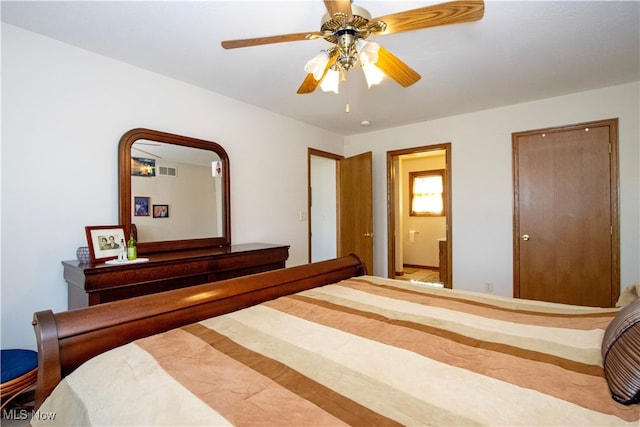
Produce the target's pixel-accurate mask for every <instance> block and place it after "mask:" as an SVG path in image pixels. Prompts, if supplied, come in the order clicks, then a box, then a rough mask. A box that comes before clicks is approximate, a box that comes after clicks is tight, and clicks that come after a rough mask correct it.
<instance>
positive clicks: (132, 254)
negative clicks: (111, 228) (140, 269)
mask: <svg viewBox="0 0 640 427" xmlns="http://www.w3.org/2000/svg"><path fill="white" fill-rule="evenodd" d="M137 257H138V249H137V248H136V238H135V237H133V230H132V231H131V233H130V234H129V241H128V242H127V259H128V260H129V261H133V260H134V259H136V258H137Z"/></svg>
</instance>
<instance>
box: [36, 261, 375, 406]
mask: <svg viewBox="0 0 640 427" xmlns="http://www.w3.org/2000/svg"><path fill="white" fill-rule="evenodd" d="M363 274H367V272H366V267H365V265H364V264H363V263H362V261H361V260H360V259H359V258H358V257H357V256H355V255H350V256H346V257H342V258H337V259H334V260H330V261H322V262H317V263H313V264H307V265H302V266H297V267H291V268H286V269H281V270H275V271H270V272H266V273H260V274H255V275H251V276H243V277H239V278H235V279H229V280H224V281H220V282H215V283H208V284H204V285H199V286H194V287H190V288H185V289H177V290H173V291H168V292H162V293H158V294H151V295H146V296H141V297H136V298H131V299H127V300H122V301H115V302H111V303H107V304H102V305H97V306H92V307H87V308H81V309H77V310H71V311H65V312H61V313H53V312H52V311H51V310H46V311H40V312H37V313H35V314H34V319H33V326H34V329H35V334H36V339H37V346H38V383H37V387H36V394H35V407H36V409H37V408H39V407H40V405H41V404H42V403H43V401H44V400H45V399H46V398H47V396H49V394H51V392H52V391H53V389H54V388H55V387H56V385H57V384H58V383H59V382H60V381H61V380H62V379H63V378H64V377H66V376H67V375H69V374H70V373H71V372H73V371H74V370H75V369H76V368H77V367H78V366H80V365H81V364H82V363H84V362H85V361H87V360H89V359H90V358H92V357H94V356H96V355H98V354H101V353H103V352H105V351H107V350H110V349H112V348H115V347H118V346H121V345H123V344H126V343H129V342H131V341H134V340H137V339H139V338H143V337H148V336H151V335H154V334H157V333H161V332H165V331H168V330H170V329H173V328H177V327H180V326H184V325H188V324H191V323H194V322H198V321H201V320H204V319H207V318H209V317H212V316H217V315H220V314H225V313H230V312H233V311H236V310H239V309H242V308H246V307H249V306H253V305H256V304H259V303H261V302H264V301H268V300H272V299H275V298H278V297H280V296H284V295H289V294H293V293H296V292H300V291H303V290H307V289H311V288H315V287H318V286H323V285H327V284H330V283H334V282H337V281H340V280H343V279H347V278H350V277H354V276H359V275H363Z"/></svg>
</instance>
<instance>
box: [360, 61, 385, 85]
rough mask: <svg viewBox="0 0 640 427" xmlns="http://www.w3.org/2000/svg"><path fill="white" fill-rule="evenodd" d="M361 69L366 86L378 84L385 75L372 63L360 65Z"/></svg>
mask: <svg viewBox="0 0 640 427" xmlns="http://www.w3.org/2000/svg"><path fill="white" fill-rule="evenodd" d="M362 71H363V72H364V78H365V80H367V87H368V88H370V87H371V86H374V85H377V84H379V83H380V82H381V81H382V80H383V79H384V77H385V74H384V73H383V72H382V70H381V69H380V68H378V67H376V65H375V64H374V63H371V62H370V63H368V64H367V65H363V66H362Z"/></svg>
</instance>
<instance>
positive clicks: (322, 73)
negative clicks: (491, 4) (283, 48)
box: [222, 0, 484, 94]
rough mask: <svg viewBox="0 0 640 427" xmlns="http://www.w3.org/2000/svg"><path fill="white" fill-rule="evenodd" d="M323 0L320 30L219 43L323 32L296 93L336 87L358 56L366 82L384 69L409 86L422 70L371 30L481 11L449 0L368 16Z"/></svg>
mask: <svg viewBox="0 0 640 427" xmlns="http://www.w3.org/2000/svg"><path fill="white" fill-rule="evenodd" d="M324 4H325V7H326V8H327V14H325V15H324V17H323V18H322V24H321V27H320V31H314V32H310V33H295V34H284V35H278V36H270V37H258V38H252V39H241V40H226V41H223V42H222V47H223V48H225V49H236V48H241V47H249V46H258V45H264V44H272V43H283V42H292V41H302V40H313V39H318V38H323V39H325V40H326V41H328V42H329V43H331V45H332V46H331V47H329V48H328V49H327V50H324V51H321V52H320V53H319V54H318V55H316V56H315V57H314V58H312V59H311V60H310V61H309V62H307V64H306V66H305V71H307V73H308V74H307V77H306V78H305V79H304V81H303V82H302V85H301V86H300V88H299V89H298V93H299V94H305V93H311V92H313V91H314V90H315V89H316V88H317V87H318V86H320V87H321V88H322V89H323V90H325V91H334V92H336V93H337V92H338V84H339V77H340V75H342V76H343V78H344V76H345V74H346V72H347V71H349V70H350V69H351V68H352V67H353V66H354V65H356V64H357V63H358V62H359V63H360V65H361V66H362V68H363V71H364V73H365V78H366V79H367V84H368V86H369V87H370V86H371V85H373V84H376V83H379V82H380V80H381V79H382V77H383V75H384V74H386V75H387V76H389V77H391V78H392V79H393V80H395V81H396V82H398V83H399V84H400V85H402V86H403V87H408V86H411V85H412V84H414V83H415V82H417V81H418V80H420V78H421V76H420V74H418V73H417V72H416V71H415V70H413V69H412V68H411V67H409V66H408V65H407V64H405V63H404V62H402V61H401V60H400V59H398V58H397V57H396V56H394V55H393V54H392V53H391V52H389V51H388V50H386V49H385V48H383V47H381V46H380V45H379V44H377V43H374V42H367V41H366V39H367V38H368V37H369V36H370V35H371V34H375V35H387V34H394V33H400V32H404V31H413V30H420V29H423V28H429V27H437V26H441V25H449V24H459V23H464V22H472V21H477V20H479V19H481V18H482V17H483V15H484V2H483V0H456V1H450V2H447V3H441V4H436V5H432V6H426V7H421V8H418V9H413V10H407V11H404V12H398V13H393V14H390V15H386V16H381V17H378V18H371V15H370V14H369V12H368V11H367V10H366V9H364V8H362V7H359V6H356V5H352V4H351V1H350V0H336V1H328V0H324ZM382 73H384V74H382Z"/></svg>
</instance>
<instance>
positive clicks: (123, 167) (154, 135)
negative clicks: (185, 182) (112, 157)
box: [118, 128, 231, 254]
mask: <svg viewBox="0 0 640 427" xmlns="http://www.w3.org/2000/svg"><path fill="white" fill-rule="evenodd" d="M140 139H146V140H151V141H158V142H164V143H168V144H174V145H181V146H184V147H192V148H199V149H202V150H208V151H213V152H215V153H216V154H218V156H219V157H220V161H221V162H222V176H221V178H222V198H221V199H222V204H223V206H222V236H221V237H205V238H201V239H184V240H166V241H156V242H138V253H141V254H145V253H153V252H166V251H175V250H184V249H202V248H209V247H219V246H229V245H231V212H230V211H231V208H230V206H231V204H230V185H229V176H230V172H229V156H228V155H227V152H226V151H225V150H224V148H222V146H221V145H220V144H218V143H216V142H212V141H206V140H202V139H196V138H189V137H186V136H182V135H174V134H171V133H166V132H160V131H156V130H150V129H143V128H137V129H131V130H130V131H128V132H127V133H125V134H124V135H122V138H120V143H119V144H118V187H119V192H120V195H119V196H120V197H119V199H120V200H119V204H120V206H119V212H120V225H122V226H124V229H125V233H126V235H127V236H128V235H129V233H130V231H131V228H132V226H131V225H132V223H133V221H132V218H131V216H132V215H131V212H132V208H131V203H132V201H131V198H132V194H131V147H132V145H133V144H134V143H135V142H136V141H137V140H140ZM134 233H137V231H136V230H135V229H134Z"/></svg>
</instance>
